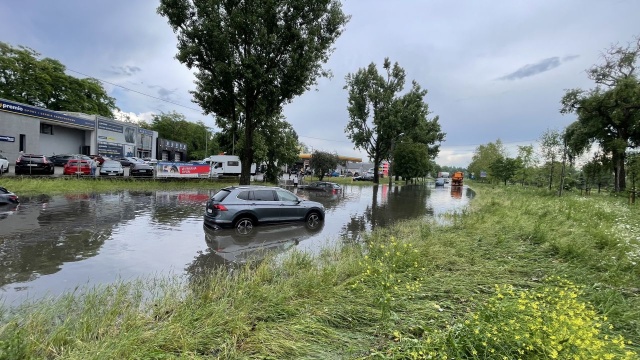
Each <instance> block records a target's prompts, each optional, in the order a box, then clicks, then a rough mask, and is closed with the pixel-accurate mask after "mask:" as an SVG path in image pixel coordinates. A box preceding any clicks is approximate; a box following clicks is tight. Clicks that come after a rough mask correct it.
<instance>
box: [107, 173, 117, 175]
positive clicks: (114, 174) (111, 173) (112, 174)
mask: <svg viewBox="0 0 640 360" xmlns="http://www.w3.org/2000/svg"><path fill="white" fill-rule="evenodd" d="M108 175H117V174H116V173H109V174H108Z"/></svg>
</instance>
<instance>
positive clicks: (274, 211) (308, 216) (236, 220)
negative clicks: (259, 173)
mask: <svg viewBox="0 0 640 360" xmlns="http://www.w3.org/2000/svg"><path fill="white" fill-rule="evenodd" d="M323 220H324V206H323V205H322V204H321V203H319V202H315V201H308V200H303V199H301V198H299V197H297V196H296V195H295V194H293V193H292V192H290V191H288V190H285V189H282V188H279V187H269V186H240V187H236V186H231V187H226V188H223V189H220V190H219V191H218V192H217V193H216V194H215V195H214V196H213V197H211V199H209V201H207V204H206V206H205V213H204V224H205V225H206V226H209V227H211V228H214V229H220V228H225V227H226V228H235V229H236V230H238V231H240V232H246V231H250V230H251V229H253V227H254V226H255V225H258V224H273V223H285V222H294V221H305V222H306V223H307V226H309V227H312V228H313V227H316V226H319V223H320V222H321V221H323Z"/></svg>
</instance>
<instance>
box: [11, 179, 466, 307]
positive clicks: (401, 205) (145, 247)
mask: <svg viewBox="0 0 640 360" xmlns="http://www.w3.org/2000/svg"><path fill="white" fill-rule="evenodd" d="M289 189H290V190H292V191H293V192H296V193H297V194H298V195H299V196H300V197H303V198H307V199H310V200H315V201H319V202H321V203H323V204H324V206H325V209H326V216H325V221H324V223H322V224H321V226H320V227H318V228H315V229H308V228H307V227H306V226H305V225H304V224H289V225H278V226H264V227H256V228H254V231H253V233H251V234H248V235H238V234H236V233H235V232H234V231H233V230H224V231H209V230H205V229H204V228H203V225H202V224H203V220H202V217H203V213H204V204H205V202H206V200H207V199H208V198H209V197H210V196H211V195H213V194H214V193H215V191H216V190H211V191H176V192H167V191H153V192H132V191H124V192H117V193H107V194H93V195H60V196H51V197H49V196H39V197H32V198H28V197H25V196H21V201H22V202H21V204H20V205H19V206H17V207H16V206H7V205H3V206H0V264H1V265H2V266H0V304H2V303H4V304H5V305H6V306H15V305H18V304H20V303H22V302H24V301H26V300H35V299H38V298H41V297H43V296H56V295H60V294H62V293H65V292H69V291H74V289H77V288H82V287H84V286H93V285H101V284H109V283H113V282H116V281H126V280H132V279H136V278H144V277H151V276H168V275H180V276H182V275H186V276H193V275H197V274H199V273H202V272H204V271H206V270H208V269H211V268H213V267H216V266H220V265H230V264H238V263H244V262H246V261H248V260H249V259H259V258H262V257H264V256H265V255H266V254H275V255H277V254H282V253H286V252H287V251H288V250H289V249H292V248H296V249H298V250H301V251H307V252H311V253H317V252H319V251H320V249H322V248H323V247H324V246H332V245H339V244H343V243H345V242H357V241H360V240H361V239H362V237H363V235H364V234H365V233H366V232H368V231H370V230H372V229H374V228H377V227H384V226H388V225H390V224H392V223H394V222H396V221H399V220H403V219H411V218H424V219H425V220H428V219H435V220H436V221H438V219H439V218H441V215H443V214H445V213H448V212H455V211H460V210H461V209H463V208H464V207H465V206H466V205H467V204H468V202H469V199H471V198H472V197H473V191H471V190H470V189H467V187H464V188H460V187H454V188H449V187H445V188H433V187H429V186H428V185H399V186H395V185H394V186H392V187H389V186H388V185H379V186H351V185H346V186H343V191H342V192H341V193H338V194H329V193H318V192H309V191H305V190H299V189H295V188H289ZM13 190H15V189H13ZM18 195H20V194H19V192H18Z"/></svg>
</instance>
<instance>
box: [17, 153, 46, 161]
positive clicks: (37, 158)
mask: <svg viewBox="0 0 640 360" xmlns="http://www.w3.org/2000/svg"><path fill="white" fill-rule="evenodd" d="M20 159H22V161H30V162H43V159H44V155H21V156H20Z"/></svg>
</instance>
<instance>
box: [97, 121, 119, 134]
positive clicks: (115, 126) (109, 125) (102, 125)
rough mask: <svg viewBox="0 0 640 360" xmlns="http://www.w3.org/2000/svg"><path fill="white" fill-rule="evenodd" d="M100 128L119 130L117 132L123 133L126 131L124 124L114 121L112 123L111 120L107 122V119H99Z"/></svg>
mask: <svg viewBox="0 0 640 360" xmlns="http://www.w3.org/2000/svg"><path fill="white" fill-rule="evenodd" d="M98 129H100V130H107V131H112V132H117V133H121V134H122V133H123V132H124V126H122V125H120V124H114V123H111V122H107V121H104V120H98Z"/></svg>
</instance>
